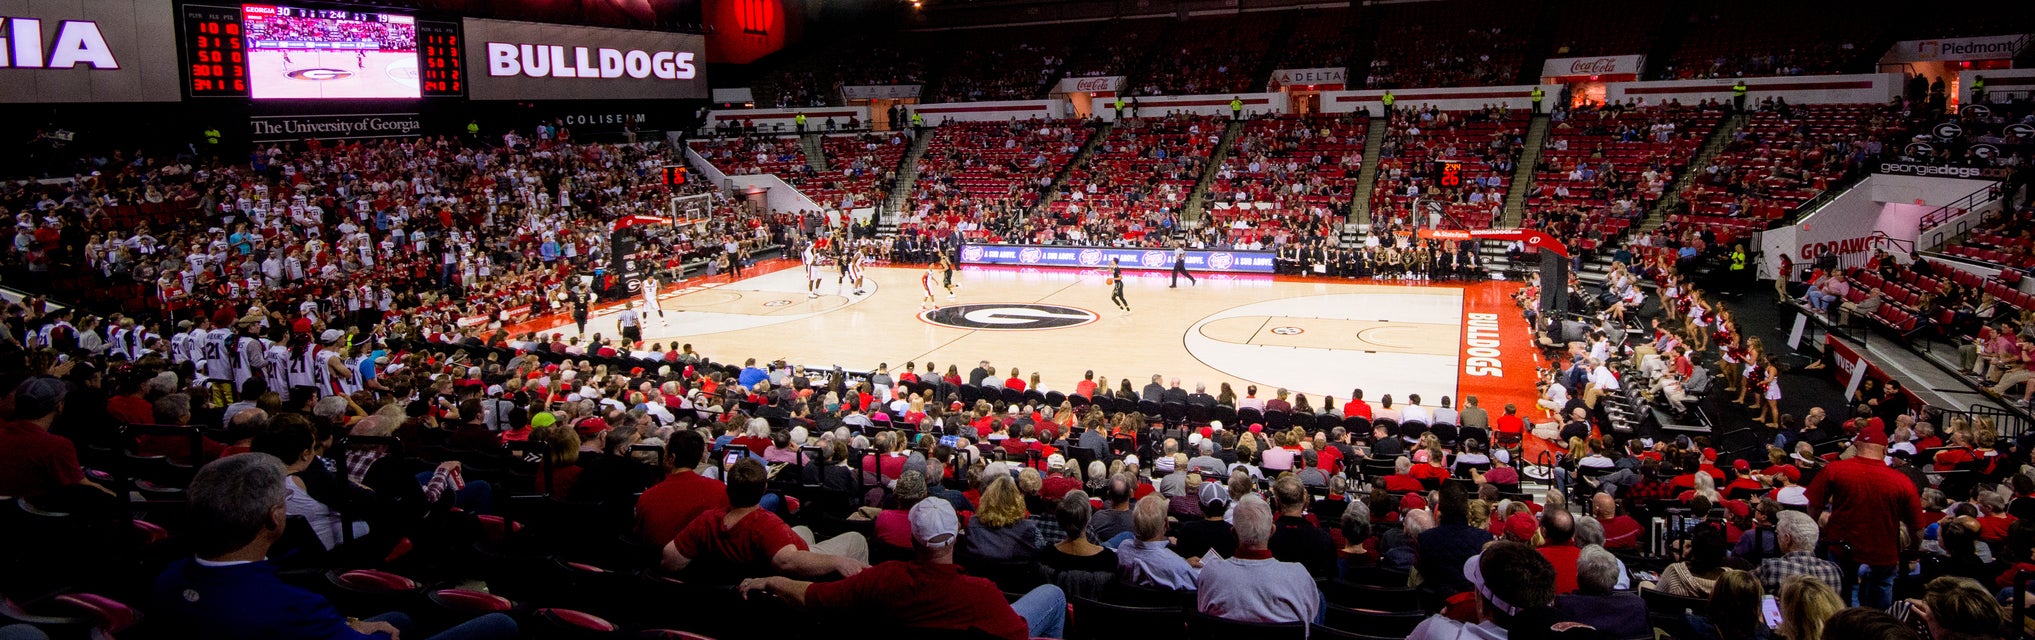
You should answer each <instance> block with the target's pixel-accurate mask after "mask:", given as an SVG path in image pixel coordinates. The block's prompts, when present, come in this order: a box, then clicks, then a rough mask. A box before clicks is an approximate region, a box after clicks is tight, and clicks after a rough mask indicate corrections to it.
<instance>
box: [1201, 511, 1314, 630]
mask: <svg viewBox="0 0 2035 640" xmlns="http://www.w3.org/2000/svg"><path fill="white" fill-rule="evenodd" d="M1272 528H1273V522H1272V508H1271V507H1270V506H1268V505H1266V504H1265V500H1264V499H1263V498H1260V497H1258V496H1256V495H1249V496H1244V498H1243V499H1241V500H1238V501H1237V507H1236V529H1237V554H1236V556H1234V557H1231V558H1222V559H1209V560H1204V565H1203V567H1202V570H1201V575H1200V576H1198V577H1197V578H1196V579H1195V585H1196V589H1195V591H1196V593H1195V598H1196V602H1195V606H1196V607H1198V608H1199V609H1200V610H1201V612H1202V613H1205V614H1208V615H1212V616H1216V617H1220V618H1224V619H1227V620H1236V621H1239V622H1265V623H1296V622H1297V623H1310V622H1315V621H1317V620H1319V619H1320V618H1319V616H1320V614H1321V591H1319V590H1318V589H1316V588H1315V586H1314V578H1313V576H1311V575H1309V574H1308V572H1307V568H1306V567H1303V566H1301V565H1299V564H1296V563H1291V562H1282V561H1279V560H1276V559H1273V557H1272V551H1271V549H1270V548H1268V547H1267V545H1268V544H1269V543H1270V542H1271V538H1272Z"/></svg>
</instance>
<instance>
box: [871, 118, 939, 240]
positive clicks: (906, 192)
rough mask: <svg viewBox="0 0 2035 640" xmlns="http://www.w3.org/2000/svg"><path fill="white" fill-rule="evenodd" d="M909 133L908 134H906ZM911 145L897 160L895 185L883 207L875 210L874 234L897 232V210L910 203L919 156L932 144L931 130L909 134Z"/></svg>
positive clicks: (922, 155)
mask: <svg viewBox="0 0 2035 640" xmlns="http://www.w3.org/2000/svg"><path fill="white" fill-rule="evenodd" d="M908 135H909V134H908ZM911 139H912V143H911V147H910V148H908V149H906V150H905V152H904V157H902V158H899V159H898V161H897V186H895V187H892V188H891V190H890V197H889V198H886V199H884V201H883V209H882V210H880V211H877V212H876V235H878V236H891V235H895V234H896V233H897V212H899V211H903V210H904V208H905V207H907V206H909V205H910V203H908V202H906V200H907V199H909V198H910V197H911V193H912V187H913V186H914V185H915V184H917V183H918V181H919V158H921V157H924V156H925V155H926V146H927V145H930V144H932V141H933V135H932V132H931V131H924V132H921V133H919V134H918V135H913V136H911Z"/></svg>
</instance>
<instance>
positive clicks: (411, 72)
mask: <svg viewBox="0 0 2035 640" xmlns="http://www.w3.org/2000/svg"><path fill="white" fill-rule="evenodd" d="M288 53H289V58H290V61H289V62H287V63H286V62H283V54H284V52H283V51H279V50H275V49H263V50H258V51H251V52H249V53H248V54H247V74H248V77H250V78H253V82H252V83H251V84H252V88H253V94H254V96H253V97H255V98H260V99H267V98H415V97H418V96H419V95H421V93H420V91H421V90H420V89H419V85H418V83H417V54H416V53H415V52H408V51H369V52H367V53H366V55H365V56H362V55H360V54H357V53H355V52H353V51H314V50H303V49H296V50H291V51H289V52H288ZM363 58H364V59H363Z"/></svg>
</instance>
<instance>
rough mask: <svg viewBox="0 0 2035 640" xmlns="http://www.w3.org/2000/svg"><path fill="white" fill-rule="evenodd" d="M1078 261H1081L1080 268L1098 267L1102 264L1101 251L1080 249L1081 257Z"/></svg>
mask: <svg viewBox="0 0 2035 640" xmlns="http://www.w3.org/2000/svg"><path fill="white" fill-rule="evenodd" d="M1080 260H1081V266H1084V267H1093V266H1097V265H1100V264H1102V250H1101V249H1082V250H1081V257H1080Z"/></svg>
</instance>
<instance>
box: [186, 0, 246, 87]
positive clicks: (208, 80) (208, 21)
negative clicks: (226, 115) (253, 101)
mask: <svg viewBox="0 0 2035 640" xmlns="http://www.w3.org/2000/svg"><path fill="white" fill-rule="evenodd" d="M184 75H185V82H184V91H185V94H186V95H189V96H190V97H193V98H245V97H247V42H246V39H245V38H244V37H243V36H242V34H241V31H240V7H208V6H204V5H195V4H191V5H184Z"/></svg>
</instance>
